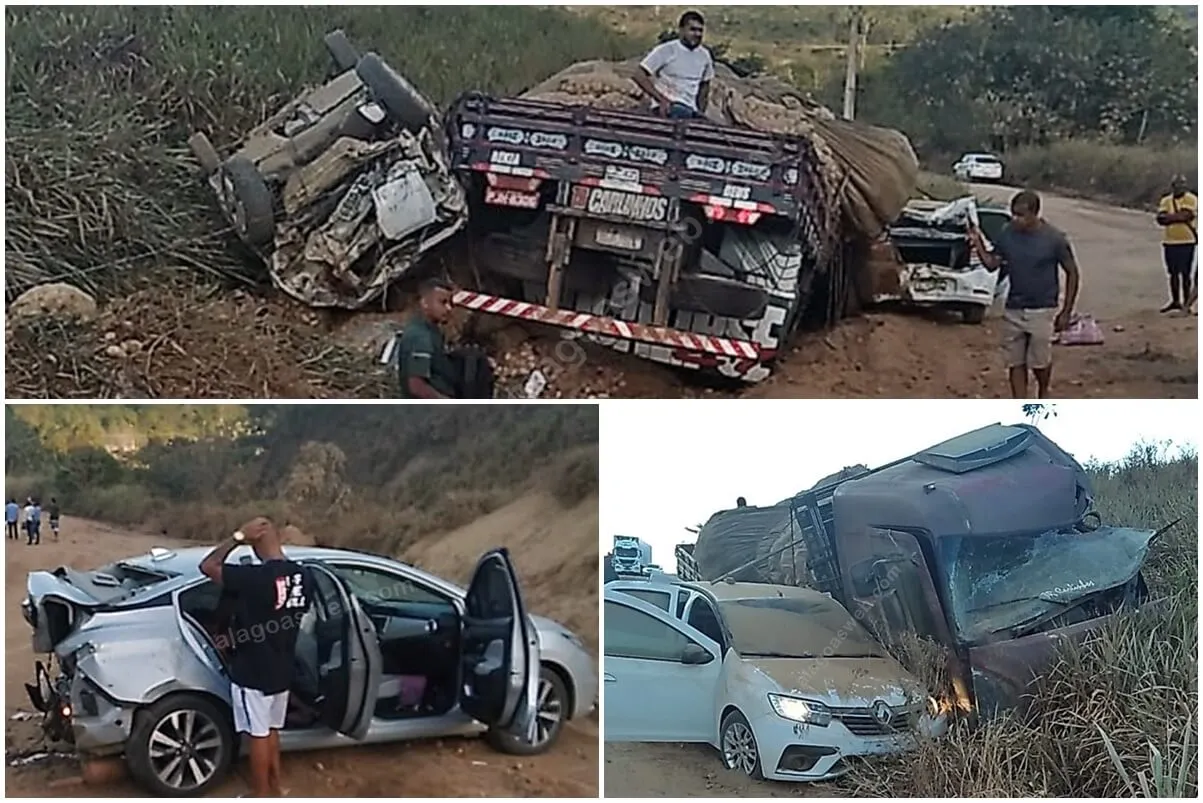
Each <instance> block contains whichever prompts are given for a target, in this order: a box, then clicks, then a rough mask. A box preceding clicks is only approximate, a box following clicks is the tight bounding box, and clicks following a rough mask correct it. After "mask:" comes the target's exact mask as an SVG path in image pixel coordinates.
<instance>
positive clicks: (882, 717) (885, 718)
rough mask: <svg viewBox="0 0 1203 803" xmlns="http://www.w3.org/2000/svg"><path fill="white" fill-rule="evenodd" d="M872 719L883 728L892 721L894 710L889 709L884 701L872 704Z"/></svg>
mask: <svg viewBox="0 0 1203 803" xmlns="http://www.w3.org/2000/svg"><path fill="white" fill-rule="evenodd" d="M873 719H875V720H877V724H878V725H881V726H883V727H885V726H887V725H889V724H890V721H891V720H892V719H894V709H893V708H890V706H889V704H888V703H887V702H886V701H885V700H878V701H877V702H875V703H873Z"/></svg>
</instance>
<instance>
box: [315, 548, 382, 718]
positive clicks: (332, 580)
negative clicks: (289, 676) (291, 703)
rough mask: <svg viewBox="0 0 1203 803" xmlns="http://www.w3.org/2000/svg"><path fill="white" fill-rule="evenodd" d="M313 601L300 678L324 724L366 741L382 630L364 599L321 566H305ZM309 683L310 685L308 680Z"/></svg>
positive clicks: (373, 705)
mask: <svg viewBox="0 0 1203 803" xmlns="http://www.w3.org/2000/svg"><path fill="white" fill-rule="evenodd" d="M303 565H304V566H305V567H306V568H307V569H308V571H309V576H310V578H311V580H312V586H313V589H312V601H311V603H310V606H309V610H308V611H307V612H306V613H305V616H304V617H303V618H302V620H301V627H300V632H298V634H297V656H298V662H299V663H300V665H301V667H300V669H301V672H302V673H304V672H309V673H310V675H309V677H308V678H298V684H297V685H298V686H299V687H301V688H302V689H304V693H303V694H302V696H307V697H310V698H311V700H310V702H311V703H312V704H313V706H314V708H315V709H316V710H317V713H318V719H319V720H320V721H321V723H322V724H323V725H325V726H327V727H329V728H330V729H332V730H335V731H338V732H339V733H342V734H345V735H347V736H350V737H351V738H352V739H362V738H364V736H366V735H367V732H368V727H369V726H370V724H371V721H372V714H373V712H374V711H375V708H376V696H377V693H378V691H379V689H380V675H381V669H382V665H383V662H382V660H381V657H380V644H379V642H378V641H377V639H376V630H375V628H374V627H373V626H372V622H371V620H370V619H369V618H368V616H367V614H365V613H364V612H363V609H362V608H360V606H359V602H358V600H356V599H355V596H354V595H353V594H351V593H350V592H349V591H348V590H347V588H346V586H344V585H343V583H342V581H341V580H339V579H338V577H336V576H335V575H334V573H333V572H331V571H330V570H329V569H327V568H326V567H325V566H322V565H321V564H320V563H311V562H305V563H304V564H303ZM306 680H307V681H308V682H305V681H306Z"/></svg>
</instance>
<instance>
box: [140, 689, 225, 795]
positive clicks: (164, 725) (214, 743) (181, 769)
mask: <svg viewBox="0 0 1203 803" xmlns="http://www.w3.org/2000/svg"><path fill="white" fill-rule="evenodd" d="M223 749H224V747H223V745H222V738H221V729H220V728H219V727H218V724H217V723H216V722H214V721H213V720H212V719H210V718H209V716H208V715H207V714H205V713H204V712H202V711H196V710H192V709H182V710H178V711H172V712H171V713H170V714H168V715H167V716H165V717H163V719H161V720H159V722H158V724H156V725H155V728H154V730H152V731H151V732H150V746H149V750H148V751H147V752H148V754H149V756H150V765H151V769H152V771H153V772H154V774H155V775H156V776H157V777H158V779H159V780H160V781H162V782H163V783H164V784H165V785H167V786H169V787H172V788H173V789H179V790H187V789H195V788H196V787H198V786H200V785H201V784H203V783H205V782H206V781H208V780H209V779H210V778H212V777H213V774H214V773H215V772H217V768H218V766H219V765H220V763H221V759H222V750H223Z"/></svg>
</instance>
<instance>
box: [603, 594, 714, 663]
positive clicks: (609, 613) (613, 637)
mask: <svg viewBox="0 0 1203 803" xmlns="http://www.w3.org/2000/svg"><path fill="white" fill-rule="evenodd" d="M605 623H606V629H605V654H606V655H607V656H609V657H611V658H641V659H644V660H648V661H672V662H674V663H676V662H679V661H680V660H681V655H682V654H683V653H684V652H685V648H686V647H687V646H688V645H690V644H695V643H696V642H695V641H694V640H693V639H691V638H689V637H688V636H686V635H685V634H684V633H682V632H681V631H679V630H677V629H675V628H673V627H671V626H669V625H668V624H666V623H665V622H661V621H660V620H658V619H656V618H655V617H652V616H649V615H647V614H646V613H644V612H643V611H638V610H635V609H634V608H630V607H627V606H626V605H620V604H619V603H617V602H611V601H607V602H606V619H605ZM699 646H701V645H699Z"/></svg>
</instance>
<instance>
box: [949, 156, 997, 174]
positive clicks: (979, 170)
mask: <svg viewBox="0 0 1203 803" xmlns="http://www.w3.org/2000/svg"><path fill="white" fill-rule="evenodd" d="M952 174H953V175H954V176H956V177H957V178H959V179H960V180H962V181H1002V178H1003V164H1002V162H1001V161H999V159H998V157H997V156H993V155H991V154H989V153H967V154H965V155H964V156H962V157H961V158H960V159H959V160H958V161H957V163H956V164H954V165H953V166H952Z"/></svg>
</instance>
